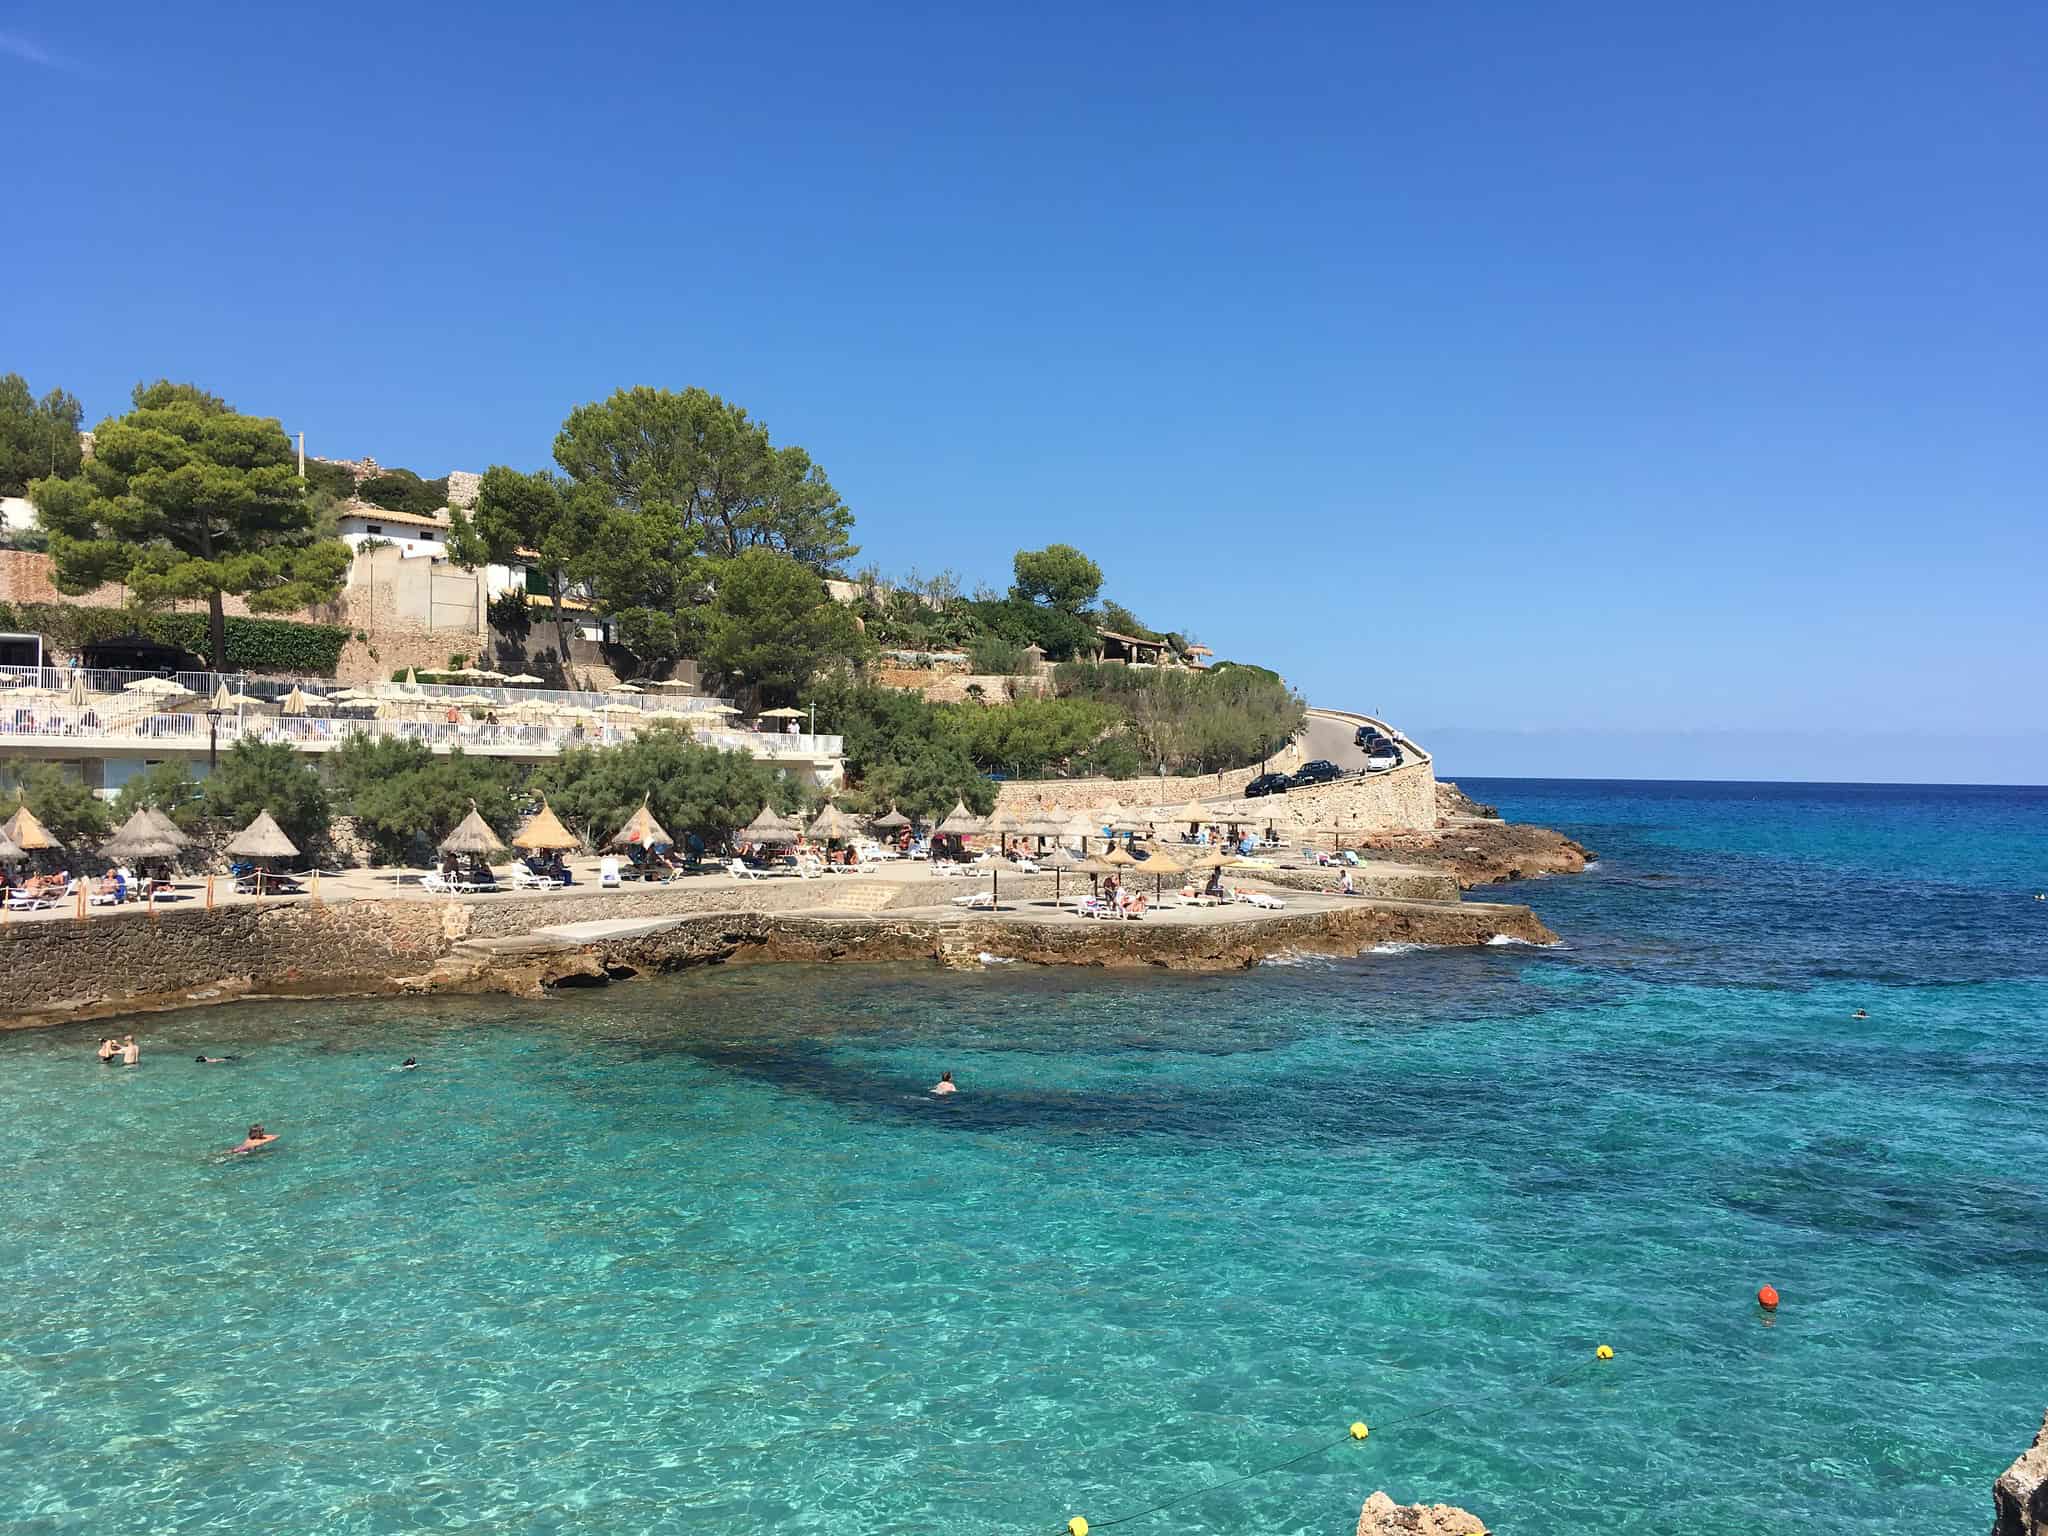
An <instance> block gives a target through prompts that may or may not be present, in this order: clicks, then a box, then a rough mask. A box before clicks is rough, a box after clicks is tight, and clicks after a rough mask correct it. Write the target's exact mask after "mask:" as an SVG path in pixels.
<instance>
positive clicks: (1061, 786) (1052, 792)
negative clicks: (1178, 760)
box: [996, 742, 1301, 813]
mask: <svg viewBox="0 0 2048 1536" xmlns="http://www.w3.org/2000/svg"><path fill="white" fill-rule="evenodd" d="M1300 766H1301V749H1300V748H1299V747H1298V746H1296V745H1294V744H1293V743H1291V742H1290V743H1289V744H1288V745H1287V746H1285V747H1283V748H1282V749H1281V750H1280V751H1278V752H1275V753H1274V754H1273V756H1272V757H1271V758H1270V759H1269V760H1268V761H1267V764H1266V767H1267V770H1268V771H1270V772H1273V773H1286V772H1290V771H1291V770H1293V769H1295V768H1298V767H1300ZM1258 776H1259V768H1258V765H1257V764H1253V765H1252V766H1251V767H1249V768H1232V769H1229V770H1227V771H1225V772H1223V773H1205V774H1199V775H1180V774H1169V775H1168V776H1167V777H1166V778H1164V779H1161V778H1159V777H1158V776H1157V775H1156V774H1155V775H1151V776H1148V777H1144V778H1136V779H1011V780H1010V781H1009V782H1007V783H1006V784H1004V785H1003V786H1002V788H1001V789H1000V790H998V791H997V792H996V804H997V805H998V806H999V807H1001V808H1003V809H1006V810H1013V811H1021V812H1026V813H1029V812H1035V811H1036V810H1037V809H1038V807H1039V806H1040V805H1050V806H1052V808H1053V809H1054V810H1058V811H1077V810H1094V809H1095V808H1096V807H1097V806H1103V805H1108V804H1110V803H1111V802H1112V801H1115V802H1117V803H1119V804H1121V805H1123V806H1125V807H1126V808H1127V809H1130V810H1138V809H1141V808H1143V807H1146V806H1154V805H1160V804H1165V805H1170V806H1178V805H1180V804H1181V803H1182V802H1183V801H1187V800H1215V799H1219V798H1221V797H1223V796H1227V795H1235V794H1237V793H1238V792H1240V791H1241V790H1242V789H1243V788H1244V787H1245V785H1247V784H1249V783H1251V781H1252V780H1253V779H1255V778H1257V777H1258Z"/></svg>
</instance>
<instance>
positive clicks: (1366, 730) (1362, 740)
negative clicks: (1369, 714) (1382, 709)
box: [1351, 725, 1393, 752]
mask: <svg viewBox="0 0 2048 1536" xmlns="http://www.w3.org/2000/svg"><path fill="white" fill-rule="evenodd" d="M1351 744H1352V745H1353V746H1354V747H1357V748H1358V749H1359V750H1361V751H1364V752H1371V751H1372V750H1373V749H1374V748H1375V747H1389V746H1392V745H1393V743H1392V742H1390V741H1388V740H1387V738H1386V735H1385V733H1383V732H1382V731H1381V730H1380V728H1379V727H1378V726H1376V725H1361V726H1360V727H1359V728H1358V734H1357V735H1355V736H1353V737H1352V738H1351Z"/></svg>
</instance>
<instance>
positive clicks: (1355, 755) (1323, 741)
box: [1301, 709, 1418, 773]
mask: <svg viewBox="0 0 2048 1536" xmlns="http://www.w3.org/2000/svg"><path fill="white" fill-rule="evenodd" d="M1367 720H1371V721H1373V722H1374V723H1375V724H1376V725H1378V726H1379V727H1380V730H1381V731H1382V733H1383V734H1385V735H1389V736H1392V737H1393V738H1394V739H1395V740H1396V741H1398V742H1400V743H1401V750H1402V751H1403V752H1404V753H1406V754H1407V757H1408V760H1409V761H1410V762H1413V761H1415V759H1416V757H1417V756H1418V754H1417V753H1416V752H1415V751H1414V750H1413V748H1414V743H1412V742H1410V741H1409V740H1408V738H1407V737H1406V736H1403V735H1402V734H1401V733H1400V732H1399V731H1397V730H1395V729H1394V728H1393V727H1392V726H1390V725H1388V724H1387V723H1386V721H1384V720H1380V719H1378V717H1376V716H1373V715H1362V714H1358V713H1356V712H1354V711H1349V710H1344V711H1340V710H1326V709H1311V710H1309V712H1308V728H1307V729H1306V730H1305V731H1303V732H1302V735H1301V745H1302V755H1303V756H1304V757H1306V758H1310V759H1313V758H1318V757H1326V758H1328V759H1329V760H1330V761H1331V762H1333V763H1335V764H1336V765H1337V766H1338V767H1339V768H1342V769H1343V770H1344V771H1345V772H1346V773H1358V772H1360V771H1362V770H1363V769H1364V767H1365V753H1364V751H1363V750H1362V749H1361V748H1359V747H1357V746H1355V745H1353V744H1352V738H1353V737H1354V736H1356V735H1357V734H1358V727H1359V725H1360V724H1361V723H1363V722H1364V721H1367Z"/></svg>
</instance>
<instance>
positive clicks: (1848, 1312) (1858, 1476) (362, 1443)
mask: <svg viewBox="0 0 2048 1536" xmlns="http://www.w3.org/2000/svg"><path fill="white" fill-rule="evenodd" d="M1467 787H1468V788H1469V789H1471V790H1472V791H1473V792H1474V793H1477V794H1479V795H1481V796H1483V797H1485V798H1489V799H1493V800H1496V801H1498V802H1499V803H1500V804H1501V806H1502V807H1503V809H1504V810H1505V811H1506V812H1507V814H1509V815H1510V816H1513V817H1515V818H1518V819H1526V820H1534V821H1541V822H1547V823H1549V824H1552V825H1557V826H1562V827H1565V828H1568V829H1569V830H1571V831H1573V832H1574V833H1575V834H1577V835H1579V836H1581V837H1582V838H1584V839H1585V840H1586V841H1587V842H1589V843H1590V844H1591V845H1592V846H1594V847H1595V848H1596V849H1597V850H1598V851H1599V853H1600V855H1601V857H1600V861H1599V864H1598V866H1597V867H1596V868H1595V869H1594V870H1593V871H1591V872H1590V873H1589V874H1588V875H1586V876H1584V877H1581V878H1578V879H1574V880H1560V881H1550V882H1544V883H1541V884H1537V885H1532V886H1528V887H1523V888H1520V889H1518V890H1515V891H1513V892H1512V893H1511V895H1512V896H1513V897H1514V898H1516V899H1524V900H1529V901H1532V902H1533V903H1535V905H1536V906H1537V908H1538V910H1539V911H1540V912H1541V913H1542V914H1543V915H1544V916H1545V917H1546V919H1547V920H1548V921H1549V922H1550V923H1551V924H1552V926H1553V927H1555V928H1556V929H1557V930H1558V931H1559V932H1560V933H1562V934H1564V935H1565V936H1566V939H1567V941H1568V947H1566V948H1563V949H1559V950H1554V951H1535V950H1529V949H1517V948H1504V949H1488V950H1483V951H1460V952H1422V953H1407V954H1385V955H1368V956H1363V957H1360V958H1359V959H1357V960H1355V961H1344V962H1336V963H1333V962H1322V961H1317V962H1310V963H1303V964H1300V965H1294V966H1268V967H1264V968H1262V969H1260V970H1258V971H1257V972H1255V973H1252V974H1249V975H1244V976H1233V977H1225V978H1185V977H1157V978H1153V977H1139V978H1131V977H1122V976H1100V975H1093V974H1072V973H1054V972H1039V971H1033V970H1029V969H1026V968H1023V967H1003V968H1000V969H992V970H990V971H988V972H986V973H984V974H979V975H970V976H951V975H942V974H938V973H935V972H932V971H928V970H924V969H918V968H908V969H879V968H876V969H863V968H831V969H784V970H773V969H765V968H758V969H741V970H732V971H718V972H709V973H703V974H698V975H692V976H685V977H677V978H669V979H660V980H642V981H636V982H634V983H632V984H630V985H626V986H623V987H615V988H612V989H610V990H609V991H606V992H601V993H593V992H584V993H578V994H567V995H564V996H562V997H560V998H558V999H556V1000H553V1001H550V1002H546V1003H513V1002H508V1001H505V1000H502V999H487V1000H477V1001H461V1002H433V1003H419V1002H405V1003H399V1002H377V1003H339V1004H278V1003H262V1004H249V1005H243V1006H237V1007H233V1008H226V1009H220V1010H214V1011H209V1012H194V1013H188V1014H180V1015H164V1016H158V1017H150V1018H145V1019H141V1020H138V1021H135V1027H136V1029H137V1031H138V1033H139V1034H140V1036H141V1038H142V1040H143V1041H144V1044H145V1048H146V1051H147V1055H146V1057H145V1062H144V1065H143V1067H142V1068H141V1069H140V1070H137V1071H132V1072H123V1071H119V1070H114V1069H106V1068H102V1067H100V1066H99V1065H98V1064H97V1063H96V1062H95V1061H94V1060H93V1057H92V1047H93V1045H94V1043H95V1042H96V1040H97V1039H98V1036H99V1034H100V1033H101V1032H102V1031H103V1030H104V1029H105V1028H106V1026H103V1025H102V1026H88V1027H85V1028H79V1029H63V1030H55V1031H47V1032H37V1033H31V1034H17V1035H13V1036H10V1037H6V1038H0V1110H4V1116H0V1169H4V1170H5V1173H6V1177H5V1180H4V1185H0V1276H4V1277H5V1284H4V1286H0V1530H4V1531H6V1532H10V1533H12V1532H30V1531H34V1532H44V1531H49V1532H55V1531H85V1532H116V1531H119V1532H126V1531H146V1530H157V1531H177V1532H208V1531H223V1532H226V1531H232V1532H236V1533H247V1532H249V1531H294V1532H322V1533H324V1532H361V1533H371V1532H379V1533H381V1532H400V1531H418V1530H439V1529H444V1528H445V1529H451V1530H453V1529H469V1530H479V1531H521V1532H525V1531H533V1532H593V1533H594V1532H607V1533H609V1532H654V1531H676V1530H696V1529H705V1530H710V1529H720V1530H728V1531H769V1530H774V1531H799V1532H803V1531H809V1532H831V1533H854V1532H863V1533H865V1532H875V1531H948V1532H951V1531H977V1532H979V1531H988V1532H1005V1531H1038V1532H1052V1531H1055V1530H1057V1529H1058V1528H1059V1527H1060V1526H1061V1525H1062V1524H1063V1522H1064V1521H1065V1520H1066V1518H1067V1517H1068V1516H1069V1515H1072V1514H1076V1513H1080V1514H1085V1515H1086V1516H1088V1518H1089V1519H1090V1520H1091V1521H1092V1522H1093V1523H1094V1524H1095V1526H1096V1528H1097V1529H1098V1530H1100V1529H1102V1528H1103V1527H1104V1526H1106V1525H1108V1524H1109V1523H1110V1522H1113V1521H1116V1520H1119V1519H1121V1518H1123V1517H1125V1516H1127V1515H1130V1514H1131V1513H1132V1512H1134V1511H1139V1510H1142V1509H1145V1508H1146V1507H1147V1506H1150V1505H1152V1504H1155V1503H1157V1502H1158V1501H1160V1500H1162V1499H1168V1498H1172V1497H1175V1496H1177V1495H1180V1494H1183V1493H1185V1492H1188V1491H1189V1490H1193V1489H1197V1488H1200V1487H1202V1486H1204V1485H1206V1484H1210V1483H1215V1482H1220V1481H1222V1480H1224V1479H1227V1478H1232V1477H1235V1476H1237V1475H1238V1474H1240V1473H1242V1472H1245V1471H1247V1470H1249V1469H1252V1468H1256V1467H1260V1466H1264V1465H1267V1464H1270V1463H1272V1462H1276V1461H1279V1460H1281V1459H1282V1458H1284V1457H1286V1456H1290V1455H1292V1454H1294V1453H1295V1452H1297V1451H1300V1450H1304V1449H1307V1448H1309V1447H1312V1446H1314V1445H1317V1444H1319V1443H1321V1442H1323V1441H1327V1440H1331V1439H1333V1438H1336V1437H1338V1436H1341V1435H1342V1434H1343V1431H1344V1426H1345V1425H1347V1424H1348V1423H1350V1421H1351V1420H1353V1419H1355V1418H1364V1419H1367V1420H1369V1421H1371V1422H1373V1423H1374V1424H1375V1425H1377V1426H1379V1427H1378V1428H1376V1429H1375V1432H1374V1433H1373V1435H1372V1436H1371V1438H1370V1439H1369V1440H1368V1441H1366V1442H1365V1443H1364V1444H1363V1445H1354V1444H1352V1443H1350V1442H1348V1441H1347V1442H1345V1443H1344V1444H1342V1445H1340V1446H1338V1447H1336V1448H1334V1449H1332V1450H1330V1451H1328V1452H1327V1453H1325V1454H1321V1455H1317V1456H1312V1457H1310V1458H1309V1459H1307V1460H1304V1461H1302V1462H1300V1463H1298V1464H1297V1465H1295V1466H1293V1467H1290V1468H1287V1469H1285V1470H1282V1471H1278V1472H1274V1473H1271V1474H1269V1475H1264V1476H1258V1477H1254V1478H1251V1479H1248V1480H1246V1481H1242V1482H1239V1483H1237V1484H1235V1485H1234V1486H1230V1487H1228V1488H1224V1489H1221V1490H1219V1491H1216V1492H1213V1493H1208V1494H1203V1495H1199V1496H1196V1497H1193V1498H1191V1499H1188V1500H1187V1501H1186V1502H1184V1503H1182V1504H1180V1505H1178V1506H1176V1507H1175V1508H1174V1509H1172V1510H1170V1511H1168V1512H1165V1513H1160V1514H1155V1515H1150V1516H1145V1517H1142V1518H1137V1519H1132V1520H1130V1521H1129V1522H1128V1523H1126V1524H1123V1525H1120V1526H1118V1527H1116V1528H1117V1529H1118V1530H1119V1531H1121V1532H1123V1533H1125V1536H1135V1533H1148V1532H1158V1533H1162V1536H1163V1533H1168V1532H1174V1533H1178V1532H1184V1531H1190V1530H1215V1531H1224V1530H1256V1531H1261V1532H1269V1533H1290V1532H1302V1533H1310V1532H1313V1533H1319V1536H1322V1533H1330V1536H1335V1533H1342V1532H1348V1531H1349V1530H1350V1529H1351V1526H1352V1523H1353V1522H1354V1520H1355V1518H1356V1513H1357V1507H1358V1504H1359V1502H1360V1501H1361V1500H1362V1499H1363V1497H1364V1496H1365V1494H1366V1493H1368V1492H1369V1491H1371V1490H1372V1489H1373V1488H1376V1487H1384V1488H1386V1489H1387V1490H1389V1491H1390V1492H1391V1493H1393V1494H1394V1495H1396V1496H1397V1497H1399V1498H1402V1499H1404V1500H1405V1499H1415V1498H1429V1499H1449V1500H1452V1501H1454V1502H1458V1503H1462V1504H1465V1505H1467V1506H1468V1507H1470V1508H1472V1509H1474V1510H1476V1511H1478V1512H1480V1513H1481V1514H1482V1515H1484V1516H1486V1517H1487V1518H1488V1519H1489V1521H1491V1522H1493V1523H1495V1524H1497V1525H1498V1526H1500V1527H1501V1528H1502V1529H1504V1530H1512V1531H1516V1532H1519V1533H1535V1536H1562V1533H1565V1532H1585V1531H1640V1530H1646V1529H1651V1528H1655V1529H1660V1530H1682V1531H1685V1532H1687V1533H1688V1536H1736V1533H1742V1536H1748V1533H1752V1532H1756V1531H1759V1530H1765V1529H1791V1528H1801V1529H1814V1530H1824V1531H1829V1532H1869V1533H1878V1532H1884V1533H1906V1532H1913V1533H1916V1536H1917V1533H1919V1532H1923V1531H1935V1530H1941V1531H1950V1530H1954V1531H1974V1530H1977V1529H1981V1528H1983V1527H1984V1526H1985V1525H1987V1524H1988V1514H1989V1497H1988V1489H1989V1484H1990V1480H1991V1479H1992V1477H1993V1476H1994V1475H1995V1474H1996V1473H1997V1471H1998V1470H2000V1469H2001V1468H2002V1467H2003V1466H2004V1465H2005V1464H2006V1463H2007V1462H2008V1461H2009V1460H2010V1459H2011V1458H2012V1457H2013V1456H2014V1455H2015V1454H2016V1453H2017V1452H2018V1451H2019V1449H2020V1448H2021V1447H2022V1446H2023V1445H2024V1444H2025V1443H2026V1442H2027V1440H2028V1439H2029V1438H2030V1437H2031V1436H2032V1434H2033V1431H2034V1429H2035V1427H2036V1426H2037V1425H2038V1423H2039V1421H2040V1414H2041V1411H2042V1409H2043V1407H2044V1406H2048V1114H2044V1111H2043V1103H2044V1097H2043V1084H2044V1083H2048V903H2037V902H2035V901H2033V900H2032V899H2031V898H2032V893H2033V892H2034V891H2035V890H2036V889H2038V888H2041V887H2043V886H2048V791H2040V790H2031V791H2016V790H1933V791H1919V790H1913V791H1905V790H1871V789H1831V788H1812V787H1797V788H1785V787H1778V788H1770V787H1756V788H1750V787H1743V786H1707V785H1588V784H1551V783H1535V782H1515V783H1506V782H1503V783H1491V784H1489V783H1483V782H1473V783H1470V784H1468V786H1467ZM1859 1007H1860V1008H1864V1009H1867V1010H1868V1011H1869V1014H1870V1017H1869V1018H1868V1020H1865V1021H1857V1020H1854V1019H1853V1018H1852V1017H1851V1015H1852V1013H1853V1011H1854V1010H1855V1009H1857V1008H1859ZM200 1050H207V1051H210V1052H213V1053H215V1054H219V1053H224V1052H225V1053H233V1054H235V1055H237V1056H238V1057H239V1058H240V1059H239V1060H238V1061H236V1062H235V1063H234V1064H232V1065H230V1066H224V1067H200V1066H196V1065H194V1064H193V1063H192V1061H191V1057H192V1056H193V1055H194V1054H195V1053H196V1052H198V1051H200ZM408 1054H414V1055H417V1056H418V1057H419V1058H420V1059H421V1061H422V1062H423V1063H424V1067H423V1069H422V1070H420V1071H418V1072H413V1073H396V1072H393V1071H392V1070H390V1069H391V1067H392V1066H393V1065H394V1064H395V1063H396V1062H398V1061H399V1060H400V1059H401V1058H402V1057H404V1056H406V1055H408ZM947 1067H950V1068H952V1069H953V1070H954V1072H955V1073H956V1074H957V1076H958V1077H959V1079H960V1081H961V1083H962V1086H963V1090H964V1091H963V1092H962V1093H960V1094H959V1095H958V1096H957V1097H956V1098H954V1099H952V1100H951V1101H939V1100H934V1099H932V1098H930V1097H929V1096H928V1095H927V1094H926V1093H924V1092H923V1089H924V1088H925V1087H926V1085H928V1084H929V1083H930V1082H931V1081H932V1080H933V1079H934V1078H935V1077H936V1076H937V1075H938V1072H939V1071H940V1069H942V1068H947ZM258 1118H260V1119H262V1120H263V1121H264V1122H265V1123H266V1124H268V1125H269V1126H270V1128H271V1129H273V1130H276V1131H279V1132H281V1133H282V1134H283V1140H282V1141H281V1142H279V1143H278V1145H277V1146H276V1147H275V1148H274V1149H272V1150H270V1151H268V1152H266V1153H263V1154H261V1155H258V1156H254V1157H246V1158H235V1159H223V1158H222V1157H220V1156H219V1153H220V1152H221V1150H222V1149H224V1148H225V1147H227V1146H230V1145H232V1144H233V1143H234V1142H235V1141H236V1140H238V1139H239V1137H240V1135H241V1133H242V1130H243V1128H244V1126H245V1125H246V1124H247V1123H248V1122H249V1121H250V1120H253V1119H258ZM1765 1281H1769V1282H1771V1283H1773V1284H1775V1285H1776V1286H1777V1288H1778V1289H1779V1290H1780V1291H1781V1292H1782V1293H1783V1296H1784V1304H1783V1306H1782V1308H1781V1310H1780V1312H1779V1313H1778V1315H1777V1316H1776V1317H1775V1318H1774V1319H1766V1318H1765V1317H1763V1316H1762V1315H1761V1314H1760V1313H1759V1310H1758V1308H1757V1306H1756V1304H1755V1302H1754V1300H1753V1296H1754V1292H1755V1290H1756V1288H1757V1286H1758V1285H1759V1284H1761V1283H1763V1282H1765ZM1602 1342H1605V1343H1611V1344H1612V1345H1613V1346H1614V1348H1615V1349H1616V1351H1617V1356H1618V1358H1617V1359H1615V1360H1614V1361H1613V1362H1612V1363H1610V1364H1605V1365H1600V1364H1594V1363H1592V1362H1591V1360H1590V1356H1591V1353H1592V1351H1593V1349H1594V1347H1595V1346H1596V1345H1597V1344H1599V1343H1602ZM1573 1368H1576V1369H1573ZM1566 1370H1570V1371H1571V1374H1569V1375H1567V1376H1566V1377H1565V1379H1563V1380H1562V1381H1557V1382H1555V1383H1553V1384H1550V1385H1544V1383H1545V1381H1546V1380H1547V1379H1548V1378H1551V1377H1553V1376H1555V1375H1557V1374H1558V1373H1559V1372H1562V1371H1566ZM1432 1406H1438V1407H1439V1411H1437V1412H1435V1413H1433V1414H1431V1415H1430V1416H1427V1417H1423V1418H1419V1419H1414V1420H1411V1421H1410V1422H1407V1423H1399V1422H1396V1421H1398V1420H1401V1419H1402V1418H1404V1416H1406V1415H1409V1414H1411V1413H1414V1412H1417V1411H1418V1410H1421V1409H1425V1408H1430V1407H1432Z"/></svg>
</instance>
